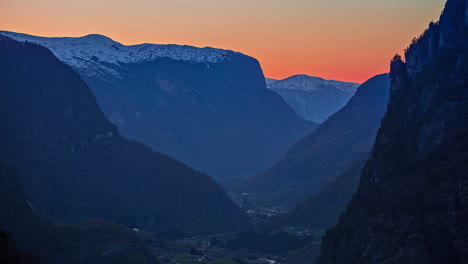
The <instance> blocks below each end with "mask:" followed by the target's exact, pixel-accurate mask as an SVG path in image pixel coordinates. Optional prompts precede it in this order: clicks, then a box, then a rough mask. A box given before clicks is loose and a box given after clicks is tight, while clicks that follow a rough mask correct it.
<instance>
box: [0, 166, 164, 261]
mask: <svg viewBox="0 0 468 264" xmlns="http://www.w3.org/2000/svg"><path fill="white" fill-rule="evenodd" d="M0 183H1V184H0V229H2V230H5V231H6V232H8V234H9V235H7V234H5V233H0V246H1V247H0V260H1V261H0V262H1V263H2V264H3V263H12V264H13V263H18V264H22V263H24V264H29V263H47V264H63V263H68V264H81V263H103V264H104V263H107V264H120V263H122V264H123V263H135V264H140V263H141V264H150V263H158V261H157V259H156V257H155V256H154V254H153V253H152V252H151V249H150V248H149V247H148V246H147V245H146V244H145V243H144V242H143V240H142V239H141V238H140V237H139V236H138V233H137V232H135V231H133V230H130V229H128V228H126V227H123V226H120V225H116V224H113V223H109V222H105V221H92V222H87V223H83V224H79V225H67V224H60V225H59V224H53V223H50V222H47V221H45V220H42V219H41V218H39V217H38V216H37V215H36V214H35V213H34V211H33V209H32V208H31V206H30V204H29V203H28V202H27V201H26V198H25V196H24V194H23V191H22V185H21V179H20V178H19V176H18V175H17V173H16V171H15V170H14V169H12V168H11V167H9V166H7V165H6V164H5V163H3V162H0ZM10 235H12V236H13V238H14V239H15V240H16V241H17V245H15V244H14V242H13V240H12V238H11V237H10ZM17 246H18V247H19V248H20V249H18V247H17ZM25 250H27V251H25ZM25 252H26V253H25ZM29 252H32V253H29ZM8 261H10V262H8Z"/></svg>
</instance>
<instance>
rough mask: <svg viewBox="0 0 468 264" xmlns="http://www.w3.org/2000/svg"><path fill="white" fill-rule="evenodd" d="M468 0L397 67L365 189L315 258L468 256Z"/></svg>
mask: <svg viewBox="0 0 468 264" xmlns="http://www.w3.org/2000/svg"><path fill="white" fill-rule="evenodd" d="M467 11H468V1H467V0H449V1H448V2H447V4H446V7H445V10H444V12H443V14H442V16H441V18H440V22H438V23H432V24H431V25H430V26H429V29H428V30H427V31H426V32H425V33H424V34H423V35H421V37H419V38H418V39H415V40H414V41H413V43H412V44H411V45H410V47H409V48H408V50H407V52H406V63H405V62H403V61H402V60H401V58H400V57H399V56H396V57H395V59H394V60H393V61H392V64H391V74H390V76H391V79H392V85H391V94H390V102H389V107H388V110H387V113H386V115H385V117H384V119H383V121H382V126H381V128H380V130H379V133H378V136H377V139H376V143H375V145H374V148H373V151H372V154H371V158H370V160H369V161H368V163H367V165H366V166H365V168H364V171H363V174H362V176H361V181H360V186H359V188H358V192H357V194H356V195H355V197H354V198H353V200H352V202H351V203H350V204H349V206H348V209H347V211H346V213H345V214H344V215H342V216H341V217H340V220H339V222H338V224H337V225H336V226H335V227H333V228H332V229H330V230H329V231H328V232H327V235H326V236H325V238H324V239H323V243H322V253H321V256H320V257H319V258H318V259H317V261H316V263H319V264H322V263H343V264H344V263H403V264H404V263H447V264H448V263H468V240H467V238H468V225H467V223H468V137H467V136H466V135H467V134H468V83H467V81H468V78H467V77H468V57H467V54H468V53H467V52H468V35H467V29H468V17H467V15H468V12H467Z"/></svg>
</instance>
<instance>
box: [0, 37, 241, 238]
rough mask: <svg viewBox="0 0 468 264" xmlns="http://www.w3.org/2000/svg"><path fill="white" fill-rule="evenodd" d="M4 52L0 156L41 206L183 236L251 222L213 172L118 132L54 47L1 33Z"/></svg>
mask: <svg viewBox="0 0 468 264" xmlns="http://www.w3.org/2000/svg"><path fill="white" fill-rule="evenodd" d="M0 57H1V58H2V59H1V60H0V122H1V124H2V126H1V127H0V159H2V160H5V161H6V162H7V163H9V164H12V166H14V167H15V168H17V169H18V171H19V173H20V174H21V175H22V177H23V180H24V188H25V192H26V194H27V196H28V200H30V201H31V202H32V204H33V205H34V206H35V207H36V208H38V209H39V210H40V212H42V213H45V214H47V215H51V216H53V217H57V218H63V219H65V220H66V221H70V222H76V221H83V220H87V219H109V220H113V221H116V222H118V223H121V224H124V225H127V226H130V227H138V228H146V229H149V230H151V231H158V232H159V231H174V232H175V231H177V232H182V233H186V234H206V233H213V232H226V231H234V230H238V229H241V228H243V227H246V226H247V225H248V222H247V217H246V215H245V214H244V213H243V212H242V211H241V210H240V209H239V208H238V207H237V206H236V205H235V204H234V203H233V202H232V201H231V200H230V198H229V197H228V195H227V194H226V192H225V191H224V190H223V189H222V188H221V187H220V186H219V185H218V184H216V183H215V182H214V181H213V180H212V179H211V178H210V177H209V176H207V175H206V174H204V173H200V172H197V171H195V170H193V169H191V168H189V167H187V166H185V165H184V164H182V163H180V162H179V161H177V160H175V159H173V158H171V157H168V156H166V155H163V154H159V153H155V152H153V151H152V150H151V149H149V148H148V147H146V146H144V145H142V144H140V143H136V142H132V141H129V140H126V139H124V138H122V137H121V136H120V135H119V131H118V130H117V128H116V127H115V126H114V125H112V124H111V123H110V122H108V121H107V119H106V118H105V116H104V115H103V114H102V112H101V110H100V109H99V107H98V105H97V103H96V100H95V98H94V96H93V94H92V93H91V90H90V89H89V88H88V86H87V85H86V84H85V83H84V82H83V81H82V79H81V78H80V76H79V75H78V74H77V73H76V72H74V71H73V70H72V69H71V68H70V67H69V66H67V65H65V64H64V63H62V62H60V61H59V60H58V59H57V58H55V57H54V55H53V54H52V53H51V52H50V51H49V50H47V49H46V48H44V47H42V46H39V45H36V44H32V43H28V42H17V41H14V40H12V39H10V38H8V37H4V36H0Z"/></svg>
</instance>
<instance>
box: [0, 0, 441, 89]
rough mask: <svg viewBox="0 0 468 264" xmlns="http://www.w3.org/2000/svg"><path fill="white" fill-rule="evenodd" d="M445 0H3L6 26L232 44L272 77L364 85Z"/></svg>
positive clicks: (54, 33)
mask: <svg viewBox="0 0 468 264" xmlns="http://www.w3.org/2000/svg"><path fill="white" fill-rule="evenodd" d="M444 4H445V0H77V1H71V0H0V30H8V31H14V32H21V33H27V34H31V35H38V36H48V37H58V36H84V35H88V34H92V33H96V34H102V35H106V36H108V37H110V38H112V39H114V40H116V41H118V42H121V43H123V44H127V45H130V44H140V43H157V44H167V43H174V44H184V45H193V46H198V47H205V46H210V47H215V48H223V49H230V50H235V51H239V52H242V53H245V54H247V55H250V56H253V57H255V58H257V59H258V60H259V61H260V64H261V66H262V69H263V71H264V73H265V76H266V77H269V78H275V79H282V78H286V77H288V76H291V75H294V74H308V75H312V76H319V77H323V78H327V79H336V80H342V81H352V82H364V81H365V80H367V79H368V78H370V77H372V76H374V75H376V74H380V73H384V72H388V70H389V61H390V59H391V58H392V57H393V56H394V55H395V53H403V50H404V49H405V48H406V47H407V46H408V44H409V43H410V41H411V40H412V39H413V38H414V37H416V36H418V35H420V34H421V33H422V32H423V31H424V29H425V28H426V27H427V25H428V24H429V22H430V21H432V20H434V21H437V20H438V18H439V16H440V13H441V11H442V9H443V6H444Z"/></svg>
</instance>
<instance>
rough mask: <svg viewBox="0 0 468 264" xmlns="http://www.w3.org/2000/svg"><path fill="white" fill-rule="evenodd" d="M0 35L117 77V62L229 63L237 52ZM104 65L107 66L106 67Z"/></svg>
mask: <svg viewBox="0 0 468 264" xmlns="http://www.w3.org/2000/svg"><path fill="white" fill-rule="evenodd" d="M0 34H2V35H5V36H8V37H11V38H13V39H15V40H18V41H28V42H32V43H36V44H39V45H42V46H45V47H47V48H48V49H50V50H51V51H52V52H53V53H54V55H55V56H56V57H57V58H59V59H60V60H61V61H63V62H65V63H66V64H68V65H70V66H72V67H75V68H78V69H80V70H82V71H83V70H84V72H85V73H89V75H92V74H99V71H102V70H103V71H107V72H108V73H111V74H112V75H114V76H115V77H119V76H118V73H117V71H116V70H115V69H113V67H115V66H117V67H120V64H119V63H140V62H146V61H152V60H155V59H158V58H168V59H173V60H178V61H187V62H192V63H217V62H221V61H225V60H230V59H231V58H232V56H233V55H241V53H238V52H234V51H230V50H222V49H215V48H210V47H205V48H197V47H193V46H183V45H175V44H166V45H163V44H138V45H131V46H126V45H123V44H121V43H119V42H116V41H114V40H112V39H110V38H108V37H106V36H103V35H98V34H91V35H87V36H84V37H76V38H75V37H53V38H48V37H37V36H31V35H27V34H21V33H14V32H8V31H0ZM106 64H107V65H106Z"/></svg>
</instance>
